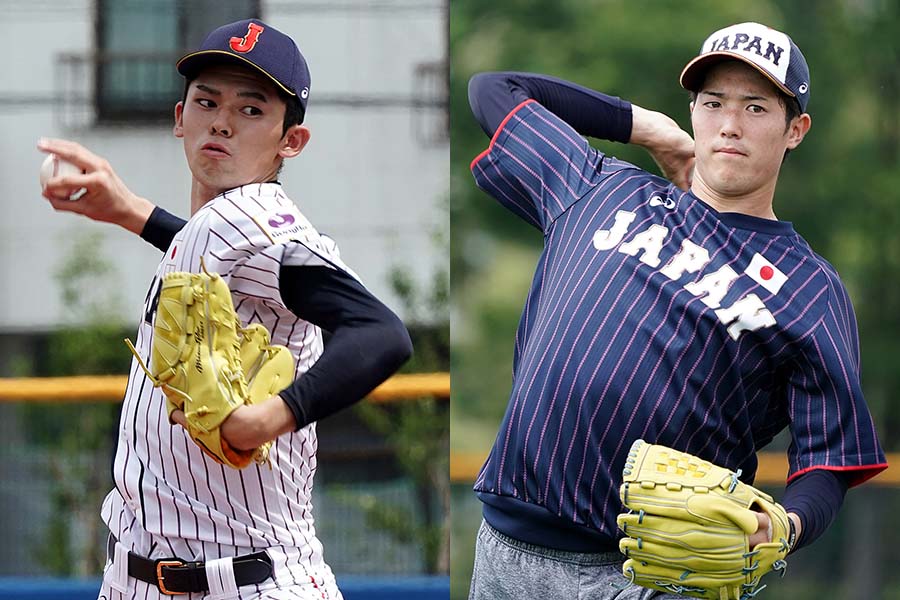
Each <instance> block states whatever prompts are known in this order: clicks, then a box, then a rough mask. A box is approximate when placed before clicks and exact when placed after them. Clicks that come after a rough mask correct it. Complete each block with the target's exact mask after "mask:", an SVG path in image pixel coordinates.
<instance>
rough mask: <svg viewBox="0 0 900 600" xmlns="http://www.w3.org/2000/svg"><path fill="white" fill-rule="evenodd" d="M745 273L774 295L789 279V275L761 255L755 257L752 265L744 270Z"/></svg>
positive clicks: (751, 262) (757, 254) (751, 260)
mask: <svg viewBox="0 0 900 600" xmlns="http://www.w3.org/2000/svg"><path fill="white" fill-rule="evenodd" d="M744 273H745V274H747V275H748V276H749V277H751V278H752V279H753V281H755V282H756V283H758V284H759V285H761V286H763V287H764V288H766V289H767V290H769V291H770V292H772V293H773V294H777V293H778V291H779V290H780V289H781V286H783V285H784V282H785V281H787V279H788V278H787V275H785V274H784V273H782V272H781V271H779V270H778V267H776V266H775V265H773V264H772V263H770V262H769V261H767V260H766V259H765V257H764V256H763V255H762V254H759V253H756V254H754V255H753V258H752V259H750V265H749V266H748V267H747V268H746V269H745V270H744Z"/></svg>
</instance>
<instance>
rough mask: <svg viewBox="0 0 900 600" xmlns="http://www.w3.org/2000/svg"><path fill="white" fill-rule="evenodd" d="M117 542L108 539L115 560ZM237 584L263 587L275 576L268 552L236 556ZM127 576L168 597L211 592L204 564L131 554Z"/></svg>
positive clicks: (234, 560)
mask: <svg viewBox="0 0 900 600" xmlns="http://www.w3.org/2000/svg"><path fill="white" fill-rule="evenodd" d="M115 546H116V539H115V538H114V537H113V536H111V535H110V536H109V554H110V557H114V556H115V551H116V550H115ZM233 565H234V582H235V584H236V585H237V586H238V587H240V586H242V585H250V584H253V583H261V582H263V581H265V580H266V579H268V578H269V577H271V576H272V559H271V558H269V555H268V554H266V553H265V552H255V553H253V554H245V555H244V556H236V557H234V559H233ZM128 575H130V576H131V577H134V578H135V579H140V580H141V581H144V582H146V583H149V584H152V585H155V586H156V587H157V588H159V591H160V592H161V593H163V594H166V595H167V596H175V595H178V594H189V593H192V592H206V591H209V583H208V582H207V580H206V569H205V568H204V563H203V562H199V561H198V562H189V561H183V560H181V559H179V558H157V559H152V558H144V557H143V556H140V555H138V554H135V553H134V552H129V553H128Z"/></svg>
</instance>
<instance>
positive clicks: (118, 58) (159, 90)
mask: <svg viewBox="0 0 900 600" xmlns="http://www.w3.org/2000/svg"><path fill="white" fill-rule="evenodd" d="M259 4H260V3H259V0H97V4H96V6H97V13H98V14H97V21H96V22H97V54H96V58H95V61H94V62H95V65H94V66H95V69H96V77H95V86H96V90H95V94H94V97H95V98H96V100H95V101H96V104H97V106H96V109H97V117H98V120H99V121H101V122H116V121H129V122H135V121H167V120H171V119H172V114H173V109H174V106H175V103H176V102H178V101H179V100H181V95H182V93H183V91H184V80H183V79H182V77H181V76H180V75H179V74H178V72H177V71H176V70H175V62H176V61H177V60H178V58H179V57H180V56H181V55H182V54H184V53H185V52H187V51H189V50H191V49H194V48H196V47H197V46H199V45H200V43H201V42H202V41H203V38H204V37H205V36H206V34H207V33H209V32H210V31H212V30H213V29H215V28H216V27H219V26H220V25H224V24H225V23H230V22H232V21H238V20H241V19H249V18H254V17H258V16H259V14H260V6H259Z"/></svg>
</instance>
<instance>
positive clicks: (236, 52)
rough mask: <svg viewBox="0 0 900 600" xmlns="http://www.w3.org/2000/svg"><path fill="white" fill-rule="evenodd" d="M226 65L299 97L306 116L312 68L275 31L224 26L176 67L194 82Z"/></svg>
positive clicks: (250, 22)
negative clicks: (255, 74)
mask: <svg viewBox="0 0 900 600" xmlns="http://www.w3.org/2000/svg"><path fill="white" fill-rule="evenodd" d="M223 62H230V63H234V64H238V65H243V66H245V67H251V68H253V69H255V70H257V71H259V72H260V73H262V74H263V75H265V76H266V77H268V78H269V79H271V80H272V82H273V83H275V85H276V86H278V88H280V89H281V90H282V91H284V92H285V93H286V94H288V95H289V96H296V97H297V99H298V100H299V101H300V108H301V109H302V110H303V112H304V113H306V101H307V99H308V97H309V82H310V79H309V67H307V65H306V59H304V58H303V55H302V54H300V49H299V48H297V44H295V43H294V40H292V39H291V38H290V37H288V36H286V35H285V34H283V33H281V32H280V31H278V30H277V29H275V28H274V27H271V26H270V25H266V24H265V23H263V22H262V21H260V20H258V19H247V20H244V21H238V22H236V23H229V24H228V25H223V26H222V27H219V28H218V29H216V30H215V31H213V32H212V33H210V34H209V35H208V36H206V39H205V40H203V43H202V44H201V45H200V48H199V49H198V50H197V51H196V52H191V53H190V54H186V55H184V56H182V57H181V59H180V60H179V61H178V63H177V64H176V65H175V67H176V68H177V69H178V72H179V73H181V74H182V75H184V76H185V77H187V78H188V79H193V78H195V77H196V76H197V74H198V73H199V72H200V71H201V70H202V69H204V68H206V67H207V66H209V65H212V64H221V63H223Z"/></svg>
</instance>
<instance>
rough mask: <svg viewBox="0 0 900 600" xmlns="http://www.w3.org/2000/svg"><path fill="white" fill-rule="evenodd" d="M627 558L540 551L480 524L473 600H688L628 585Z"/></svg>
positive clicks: (610, 555) (470, 592) (616, 555)
mask: <svg viewBox="0 0 900 600" xmlns="http://www.w3.org/2000/svg"><path fill="white" fill-rule="evenodd" d="M624 561H625V557H624V556H622V555H621V554H619V553H618V552H602V553H596V554H588V553H583V552H565V551H563V550H553V549H552V548H544V547H541V546H535V545H533V544H528V543H525V542H522V541H519V540H516V539H513V538H511V537H509V536H507V535H504V534H502V533H500V532H499V531H497V530H496V529H494V528H493V527H491V526H490V525H488V524H487V523H485V522H484V521H482V522H481V528H480V529H479V530H478V538H477V541H476V542H475V569H474V572H473V573H472V584H471V586H470V588H469V600H556V599H559V600H650V599H651V598H652V599H653V600H669V599H673V600H674V599H676V598H684V596H678V595H674V594H665V593H663V592H657V591H654V590H648V589H646V588H642V587H640V586H637V585H633V584H630V583H628V580H627V579H626V578H625V577H624V576H623V575H622V563H623V562H624Z"/></svg>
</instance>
